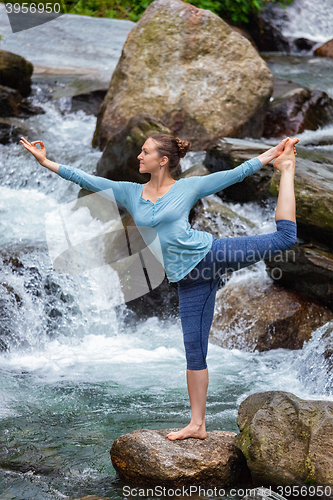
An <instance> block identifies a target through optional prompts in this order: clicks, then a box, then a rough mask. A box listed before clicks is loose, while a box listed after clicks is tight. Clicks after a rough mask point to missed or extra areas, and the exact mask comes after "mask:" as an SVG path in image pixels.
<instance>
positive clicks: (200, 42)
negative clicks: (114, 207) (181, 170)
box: [93, 0, 273, 150]
mask: <svg viewBox="0 0 333 500" xmlns="http://www.w3.org/2000/svg"><path fill="white" fill-rule="evenodd" d="M272 92H273V76H272V74H271V72H270V71H269V69H268V67H267V65H266V63H265V62H264V60H263V59H262V58H261V57H260V56H259V55H258V53H257V52H256V50H255V49H254V48H253V46H252V45H251V43H250V42H249V41H248V40H246V39H245V38H244V37H242V36H241V35H239V34H238V33H237V32H235V31H234V30H233V29H232V28H231V27H230V26H229V25H228V24H226V23H225V22H224V21H223V20H222V19H221V18H220V17H218V16H217V15H216V14H214V13H212V12H211V11H209V10H204V9H199V8H197V7H194V6H193V5H191V4H189V3H184V2H182V1H181V0H155V1H154V2H152V3H151V4H150V5H149V7H148V8H147V9H146V10H145V12H144V14H143V16H142V17H141V19H140V20H139V21H138V23H137V24H136V26H134V28H133V29H132V30H131V32H130V33H129V35H128V38H127V40H126V42H125V44H124V46H123V51H122V55H121V57H120V59H119V62H118V65H117V67H116V69H115V71H114V72H113V75H112V79H111V82H110V87H109V90H108V93H107V95H106V97H105V99H104V102H103V103H102V105H101V107H100V109H99V113H98V117H97V125H96V130H95V134H94V139H93V145H94V146H97V145H98V146H99V147H100V148H101V149H103V148H104V147H105V145H106V144H107V142H108V140H109V139H110V138H111V137H112V136H114V134H115V133H116V132H118V131H119V130H120V129H122V128H123V127H124V124H125V123H126V122H127V121H128V120H129V118H131V117H132V116H134V115H136V114H138V113H141V112H145V113H149V114H150V115H152V116H154V117H155V118H158V119H161V120H162V121H163V122H164V123H165V125H166V126H167V127H168V128H169V129H170V130H171V133H172V134H174V135H178V136H179V137H184V138H186V139H187V140H189V141H190V142H191V143H192V149H193V150H201V149H205V147H206V145H207V144H208V143H209V142H210V141H211V140H213V139H216V138H218V137H222V136H229V137H230V136H233V137H235V136H244V135H252V136H254V137H260V136H261V134H262V131H263V118H264V112H265V109H266V107H267V105H268V100H269V97H270V96H271V94H272Z"/></svg>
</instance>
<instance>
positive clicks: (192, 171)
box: [179, 163, 209, 179]
mask: <svg viewBox="0 0 333 500" xmlns="http://www.w3.org/2000/svg"><path fill="white" fill-rule="evenodd" d="M208 174H209V170H208V168H206V167H205V165H202V164H200V163H197V164H196V165H193V166H192V167H190V168H188V169H187V170H185V172H182V173H181V174H180V176H179V178H180V179H181V178H183V177H184V178H187V177H195V176H201V175H208Z"/></svg>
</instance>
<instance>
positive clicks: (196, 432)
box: [167, 423, 207, 441]
mask: <svg viewBox="0 0 333 500" xmlns="http://www.w3.org/2000/svg"><path fill="white" fill-rule="evenodd" d="M189 437H193V438H197V439H206V437H207V432H206V428H205V424H204V423H203V424H202V425H196V424H191V423H189V424H188V425H187V426H186V427H184V429H181V430H180V431H174V432H169V434H167V438H169V439H170V441H175V440H176V439H186V438H189Z"/></svg>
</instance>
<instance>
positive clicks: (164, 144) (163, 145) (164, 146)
mask: <svg viewBox="0 0 333 500" xmlns="http://www.w3.org/2000/svg"><path fill="white" fill-rule="evenodd" d="M149 138H150V139H153V141H154V143H155V147H156V150H157V152H158V154H159V155H160V156H161V157H162V156H167V157H168V159H169V162H168V165H169V172H170V174H171V176H172V177H177V176H179V175H180V174H181V172H182V170H181V167H180V163H179V160H180V158H184V156H185V155H186V153H187V152H188V151H189V149H190V147H191V143H190V142H188V141H184V140H183V139H180V138H179V137H174V136H173V135H169V134H154V135H150V136H149Z"/></svg>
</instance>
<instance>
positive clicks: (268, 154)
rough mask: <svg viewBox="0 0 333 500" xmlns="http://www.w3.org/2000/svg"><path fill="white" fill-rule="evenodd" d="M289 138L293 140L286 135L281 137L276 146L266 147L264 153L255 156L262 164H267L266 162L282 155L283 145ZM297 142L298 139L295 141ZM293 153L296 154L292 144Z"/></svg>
mask: <svg viewBox="0 0 333 500" xmlns="http://www.w3.org/2000/svg"><path fill="white" fill-rule="evenodd" d="M289 140H292V141H293V140H294V139H290V137H286V138H285V139H283V140H282V141H281V142H279V144H278V145H277V146H274V148H271V149H268V150H267V151H265V153H263V154H261V155H259V156H258V157H257V158H258V159H259V160H260V161H261V163H262V164H263V165H267V163H270V162H271V161H272V160H274V158H277V157H278V156H280V155H282V153H283V151H284V148H285V145H286V144H287V142H288V141H289ZM296 142H298V139H297V141H296ZM294 154H295V155H297V152H296V148H295V146H294Z"/></svg>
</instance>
